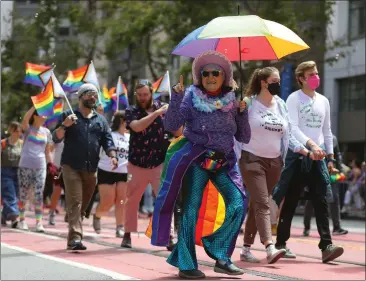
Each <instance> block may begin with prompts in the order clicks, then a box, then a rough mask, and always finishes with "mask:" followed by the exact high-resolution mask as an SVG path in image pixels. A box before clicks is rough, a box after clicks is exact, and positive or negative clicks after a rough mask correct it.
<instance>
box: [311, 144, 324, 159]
mask: <svg viewBox="0 0 366 281" xmlns="http://www.w3.org/2000/svg"><path fill="white" fill-rule="evenodd" d="M311 152H312V153H313V154H314V160H322V159H324V157H325V155H326V154H325V152H324V151H323V149H321V148H320V147H319V146H318V145H313V146H312V147H311Z"/></svg>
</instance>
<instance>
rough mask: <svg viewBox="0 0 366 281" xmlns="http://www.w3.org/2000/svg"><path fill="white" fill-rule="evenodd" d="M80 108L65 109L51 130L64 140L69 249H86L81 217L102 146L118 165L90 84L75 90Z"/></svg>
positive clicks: (55, 135) (63, 159) (92, 188)
mask: <svg viewBox="0 0 366 281" xmlns="http://www.w3.org/2000/svg"><path fill="white" fill-rule="evenodd" d="M78 96H79V107H78V109H76V110H75V111H74V114H73V113H72V111H71V110H68V111H65V112H64V113H63V114H62V117H61V118H60V121H59V123H58V125H57V127H56V129H55V131H54V132H53V139H54V141H55V142H56V143H57V142H61V141H62V140H64V144H65V145H64V150H63V153H62V157H61V165H62V171H63V179H64V183H65V192H66V206H67V214H68V223H69V234H68V237H67V249H68V250H73V251H76V250H86V247H85V246H84V245H83V244H82V242H81V240H82V236H83V230H82V219H83V217H84V215H85V210H86V208H87V206H88V203H89V201H90V199H91V197H92V195H93V192H94V189H95V185H96V180H97V173H96V171H97V167H98V161H99V152H100V148H101V146H102V147H103V149H104V150H105V152H106V153H107V155H108V156H109V157H110V158H111V165H112V166H113V168H114V169H115V168H117V166H118V158H117V157H116V151H115V150H116V148H115V146H114V143H113V139H112V136H111V133H110V129H109V126H108V123H107V121H106V119H105V118H104V117H103V116H102V115H101V114H99V113H97V112H96V111H95V110H94V109H95V105H96V101H97V99H98V90H97V88H96V87H95V86H94V85H92V84H89V83H86V84H83V85H82V86H81V87H80V88H79V90H78Z"/></svg>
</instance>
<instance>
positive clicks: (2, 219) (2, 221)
mask: <svg viewBox="0 0 366 281" xmlns="http://www.w3.org/2000/svg"><path fill="white" fill-rule="evenodd" d="M1 225H2V226H6V219H5V218H4V217H3V216H1Z"/></svg>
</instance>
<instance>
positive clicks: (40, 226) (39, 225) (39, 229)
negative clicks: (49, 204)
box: [36, 222, 44, 233]
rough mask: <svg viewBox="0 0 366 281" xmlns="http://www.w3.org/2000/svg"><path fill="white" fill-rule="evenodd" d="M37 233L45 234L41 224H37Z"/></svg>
mask: <svg viewBox="0 0 366 281" xmlns="http://www.w3.org/2000/svg"><path fill="white" fill-rule="evenodd" d="M36 232H42V233H43V232H44V227H43V225H42V223H41V222H37V224H36Z"/></svg>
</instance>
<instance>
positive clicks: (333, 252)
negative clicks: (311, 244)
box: [322, 244, 344, 263]
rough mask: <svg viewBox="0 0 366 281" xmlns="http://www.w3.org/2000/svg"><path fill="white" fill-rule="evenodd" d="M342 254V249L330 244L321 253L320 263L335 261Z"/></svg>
mask: <svg viewBox="0 0 366 281" xmlns="http://www.w3.org/2000/svg"><path fill="white" fill-rule="evenodd" d="M343 252H344V249H343V247H340V246H336V245H333V244H330V245H328V246H327V248H326V249H325V250H324V251H322V261H323V263H327V262H330V261H332V260H335V259H336V258H338V257H340V256H341V255H342V254H343Z"/></svg>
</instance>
